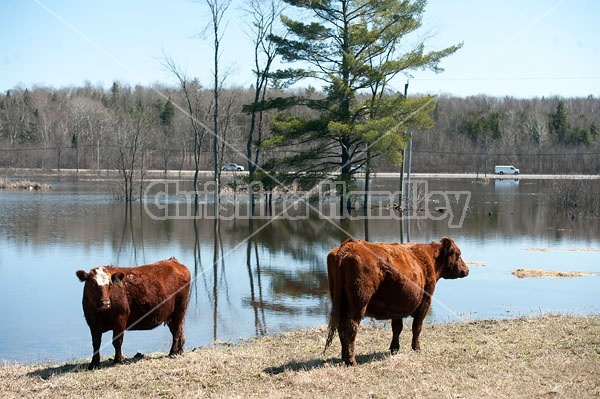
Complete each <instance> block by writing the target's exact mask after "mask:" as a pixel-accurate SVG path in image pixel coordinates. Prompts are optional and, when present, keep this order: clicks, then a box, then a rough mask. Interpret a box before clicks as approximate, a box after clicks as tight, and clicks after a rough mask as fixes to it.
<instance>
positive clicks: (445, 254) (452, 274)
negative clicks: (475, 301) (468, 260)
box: [437, 237, 469, 279]
mask: <svg viewBox="0 0 600 399" xmlns="http://www.w3.org/2000/svg"><path fill="white" fill-rule="evenodd" d="M440 245H441V248H440V254H439V255H438V258H437V263H438V265H437V266H438V270H440V271H441V273H440V277H441V278H448V279H454V278H462V277H467V276H468V275H469V268H468V267H467V265H465V262H463V260H462V258H461V257H460V249H459V248H458V246H457V245H456V244H455V243H454V241H453V240H452V238H448V237H444V238H442V240H441V241H440Z"/></svg>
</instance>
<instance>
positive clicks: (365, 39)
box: [263, 0, 462, 182]
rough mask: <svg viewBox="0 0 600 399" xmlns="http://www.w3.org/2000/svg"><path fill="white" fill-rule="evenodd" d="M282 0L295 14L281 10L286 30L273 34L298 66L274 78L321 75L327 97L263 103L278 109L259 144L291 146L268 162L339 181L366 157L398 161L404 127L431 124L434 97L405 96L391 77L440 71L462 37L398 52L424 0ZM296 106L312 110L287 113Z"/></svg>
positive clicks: (415, 25)
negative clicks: (337, 176) (268, 135)
mask: <svg viewBox="0 0 600 399" xmlns="http://www.w3.org/2000/svg"><path fill="white" fill-rule="evenodd" d="M285 1H286V3H288V4H289V5H290V6H292V7H293V9H295V10H297V11H298V14H297V15H298V16H299V18H301V20H294V19H292V18H290V17H287V16H282V17H281V18H282V22H283V24H284V25H285V27H286V28H287V34H286V35H284V36H275V35H274V36H271V40H272V41H273V42H274V43H275V44H276V45H277V49H278V52H279V54H280V55H281V56H282V59H283V61H285V62H288V63H294V64H295V65H294V66H300V67H299V68H290V69H286V70H279V71H277V72H276V73H275V74H274V78H276V79H277V80H278V81H279V82H280V85H281V86H282V87H285V86H287V85H291V84H294V83H296V82H298V81H300V80H302V79H308V78H310V79H312V80H313V81H320V82H321V83H322V84H323V88H324V91H325V96H324V97H323V98H321V99H314V98H313V99H311V98H307V97H304V96H297V97H292V98H287V99H274V100H272V101H271V102H270V103H268V104H265V105H264V106H265V107H266V108H269V107H271V108H278V109H279V110H283V112H280V113H279V114H278V115H277V116H276V117H275V118H274V120H273V127H272V133H273V138H272V139H270V140H267V141H265V142H264V143H263V145H265V146H283V147H289V148H293V149H294V150H296V151H295V155H293V156H289V157H285V158H283V159H282V160H280V161H279V162H273V163H272V165H273V167H275V168H277V169H278V170H284V171H285V170H290V171H295V172H303V173H302V175H303V176H307V175H308V176H312V177H318V176H319V175H320V174H321V173H328V172H331V171H336V170H337V171H339V172H341V180H343V181H348V182H350V181H351V176H352V174H353V173H354V172H355V171H356V170H357V169H359V167H361V166H363V165H364V164H365V163H366V162H367V160H368V158H369V157H377V156H382V155H383V156H386V157H387V158H388V160H390V161H392V162H394V163H399V162H401V160H402V158H401V156H400V154H401V150H402V149H403V148H404V146H405V142H406V141H405V136H404V133H405V132H406V130H407V129H408V128H409V127H411V126H412V127H426V126H429V125H431V124H432V120H431V118H430V117H429V116H428V115H427V111H428V110H430V109H431V108H432V106H433V104H432V101H431V100H432V97H422V98H410V99H407V98H405V97H404V95H402V94H399V93H395V92H394V91H393V90H392V89H391V88H390V82H391V81H392V79H394V78H395V77H397V76H398V75H399V74H408V73H409V72H410V71H415V70H426V69H428V70H433V71H435V72H440V71H442V69H441V68H440V65H439V64H440V61H441V60H442V59H443V58H445V57H447V56H449V55H451V54H453V53H454V52H456V51H457V50H458V49H459V48H460V47H461V46H462V44H458V45H454V46H450V47H447V48H445V49H443V50H439V51H425V44H424V42H423V41H418V42H417V43H416V44H415V45H414V46H412V48H411V49H409V50H408V51H406V52H402V51H401V48H402V49H406V48H407V36H408V35H410V34H411V33H412V32H414V31H416V30H417V29H418V28H419V27H421V17H422V15H423V12H424V8H425V5H426V1H422V0H421V1H399V0H285ZM298 105H303V106H306V107H308V108H310V109H312V110H313V111H316V114H317V115H318V116H316V117H313V118H300V117H296V116H292V115H291V114H290V113H288V112H285V110H286V109H287V108H290V107H293V106H298ZM313 114H314V112H313ZM367 149H368V150H369V151H367ZM298 150H300V151H298ZM294 177H296V178H297V176H294Z"/></svg>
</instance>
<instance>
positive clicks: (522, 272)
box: [512, 269, 599, 278]
mask: <svg viewBox="0 0 600 399" xmlns="http://www.w3.org/2000/svg"><path fill="white" fill-rule="evenodd" d="M512 274H513V275H515V276H517V277H518V278H526V277H554V278H565V277H593V276H598V275H599V274H598V273H593V272H582V271H579V270H573V271H569V272H561V271H556V270H546V269H516V270H514V271H513V272H512Z"/></svg>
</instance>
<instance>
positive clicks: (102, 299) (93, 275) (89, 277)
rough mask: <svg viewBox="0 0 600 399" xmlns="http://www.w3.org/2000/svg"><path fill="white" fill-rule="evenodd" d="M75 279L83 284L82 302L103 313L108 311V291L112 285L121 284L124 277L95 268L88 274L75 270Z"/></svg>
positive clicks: (120, 274) (118, 273) (119, 273)
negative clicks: (85, 301)
mask: <svg viewBox="0 0 600 399" xmlns="http://www.w3.org/2000/svg"><path fill="white" fill-rule="evenodd" d="M76 274H77V277H79V280H80V281H82V282H85V286H84V287H83V297H84V300H85V299H87V302H88V303H90V304H92V305H93V306H95V307H96V309H97V310H100V311H104V310H108V309H110V306H111V305H110V290H111V288H112V285H113V284H121V280H123V278H124V277H125V275H124V274H123V273H121V272H117V273H113V274H109V273H108V271H107V270H106V269H105V268H103V267H95V268H93V269H92V270H90V272H89V273H88V272H86V271H84V270H77V272H76Z"/></svg>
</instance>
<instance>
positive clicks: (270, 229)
mask: <svg viewBox="0 0 600 399" xmlns="http://www.w3.org/2000/svg"><path fill="white" fill-rule="evenodd" d="M350 227H351V225H348V226H345V229H348V228H350ZM248 232H249V234H248V236H249V239H248V241H247V250H246V256H247V267H248V274H249V281H250V295H249V297H245V298H243V300H242V301H243V305H244V306H245V307H252V309H253V310H254V315H255V325H256V332H257V334H261V335H262V334H265V333H266V332H267V328H268V326H267V325H266V317H265V313H267V312H275V313H278V314H286V315H290V316H291V315H300V314H302V315H315V314H316V315H318V314H323V315H325V314H327V310H328V300H327V270H326V267H325V255H326V253H327V252H328V251H329V249H330V248H331V247H333V246H334V245H337V244H339V242H340V241H341V240H343V239H345V238H346V235H345V233H342V232H341V230H340V229H338V228H337V227H335V226H334V225H332V224H331V223H329V222H328V221H325V220H323V219H319V218H310V219H308V220H301V221H298V220H286V219H274V220H268V221H267V220H249V222H248ZM327 242H331V244H326V243H327ZM262 248H267V249H268V251H266V252H263V251H260V249H262ZM263 253H264V254H265V255H264V256H263V259H261V254H263ZM278 253H280V254H283V255H285V256H284V258H283V259H286V263H285V264H278V263H273V262H274V261H273V259H277V258H278V257H277V256H273V255H276V254H278ZM290 257H291V258H292V259H294V260H297V261H298V262H292V263H290V262H289V258H290ZM265 278H267V281H268V282H269V293H268V294H267V295H266V296H265V293H264V290H263V288H264V285H263V280H264V279H265ZM265 297H266V298H265ZM314 302H316V305H314V306H307V303H314Z"/></svg>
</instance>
